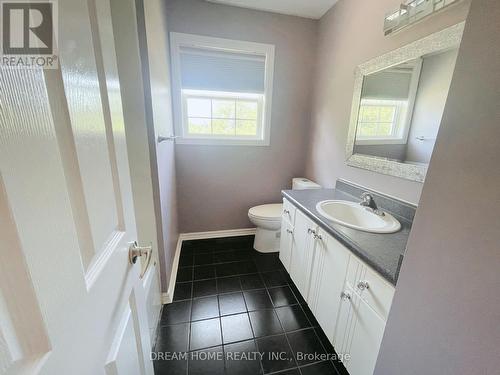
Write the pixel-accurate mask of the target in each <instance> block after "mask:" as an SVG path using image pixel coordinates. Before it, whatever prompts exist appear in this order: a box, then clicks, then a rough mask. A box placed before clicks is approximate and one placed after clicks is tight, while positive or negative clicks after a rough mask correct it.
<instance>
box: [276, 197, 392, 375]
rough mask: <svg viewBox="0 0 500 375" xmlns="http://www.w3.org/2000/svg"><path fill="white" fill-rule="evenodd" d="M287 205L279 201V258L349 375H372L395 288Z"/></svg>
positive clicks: (313, 223) (299, 212) (301, 213)
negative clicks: (280, 216) (280, 220)
mask: <svg viewBox="0 0 500 375" xmlns="http://www.w3.org/2000/svg"><path fill="white" fill-rule="evenodd" d="M291 206H293V205H292V204H291V203H290V202H289V201H287V200H286V199H284V213H283V221H282V229H281V248H280V259H281V261H282V262H283V264H284V266H285V268H286V269H287V270H288V272H289V273H290V277H291V278H292V280H293V282H294V283H295V285H296V286H297V288H298V289H299V291H300V293H301V294H302V297H303V298H304V299H305V300H306V301H307V303H308V305H309V307H310V309H311V311H312V312H313V314H314V316H315V318H316V319H317V320H318V322H319V324H320V326H321V328H322V329H323V331H324V332H325V334H326V335H327V337H328V339H329V340H330V342H331V343H332V344H333V346H334V348H335V350H336V352H337V353H338V354H339V355H341V358H340V359H341V360H342V361H343V363H344V365H345V367H346V368H347V370H348V371H349V373H350V375H371V374H373V371H374V368H375V363H376V360H377V356H378V352H379V349H380V343H381V342H382V337H383V334H384V329H385V324H386V321H387V316H388V314H389V309H390V306H391V303H392V298H393V296H394V287H393V286H392V285H391V284H389V283H388V282H387V281H386V280H385V279H384V278H382V277H381V276H380V275H379V274H378V273H376V272H375V271H374V270H372V269H371V268H370V267H369V266H368V265H366V264H365V263H364V262H363V261H362V260H361V259H359V258H358V257H357V256H355V255H354V254H352V252H351V251H350V250H349V249H347V248H346V247H345V246H344V245H342V244H341V243H340V242H339V241H338V240H336V239H335V238H334V237H333V236H331V235H330V234H328V233H327V232H326V231H325V230H323V229H322V228H319V227H318V225H317V224H316V223H315V222H314V221H313V220H311V219H309V217H307V216H306V215H305V214H304V213H303V212H301V211H300V210H299V209H296V208H292V210H290V207H291ZM285 210H286V211H289V212H288V213H287V212H285ZM292 213H293V215H292ZM292 216H293V221H292V220H290V218H291V217H292Z"/></svg>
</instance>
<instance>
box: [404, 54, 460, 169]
mask: <svg viewBox="0 0 500 375" xmlns="http://www.w3.org/2000/svg"><path fill="white" fill-rule="evenodd" d="M457 53H458V50H457V49H454V50H451V51H447V52H444V53H440V54H437V55H433V56H427V57H425V58H424V62H423V64H422V73H421V74H420V81H419V84H418V92H417V97H416V98H415V107H414V110H413V118H412V122H411V128H410V133H409V134H408V142H407V148H406V160H408V161H414V162H419V163H429V161H430V160H431V154H432V150H433V149H434V143H435V141H436V135H437V133H438V130H439V125H440V124H441V118H442V117H443V111H444V105H445V103H446V98H447V97H448V90H449V88H450V82H451V77H452V76H453V71H454V69H455V62H456V59H457ZM420 136H424V137H425V138H428V139H426V140H424V141H419V140H417V139H416V137H420Z"/></svg>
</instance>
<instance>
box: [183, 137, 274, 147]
mask: <svg viewBox="0 0 500 375" xmlns="http://www.w3.org/2000/svg"><path fill="white" fill-rule="evenodd" d="M175 143H177V144H181V145H199V146H269V145H270V142H269V140H268V139H220V138H219V139H217V138H215V139H211V138H189V137H179V138H176V140H175Z"/></svg>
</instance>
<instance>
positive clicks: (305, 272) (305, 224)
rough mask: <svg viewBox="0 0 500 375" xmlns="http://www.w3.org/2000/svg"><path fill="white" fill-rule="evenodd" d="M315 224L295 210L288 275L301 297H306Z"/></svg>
mask: <svg viewBox="0 0 500 375" xmlns="http://www.w3.org/2000/svg"><path fill="white" fill-rule="evenodd" d="M316 229H317V226H316V224H314V222H313V221H311V220H310V219H309V218H308V217H307V216H306V215H304V214H303V213H302V212H300V211H299V210H297V212H296V213H295V228H294V237H295V243H294V247H293V251H292V260H291V263H290V277H291V278H292V280H293V282H294V283H295V285H296V286H297V288H298V289H299V291H300V293H301V294H302V297H304V299H307V295H308V292H309V280H310V278H311V266H312V260H313V252H314V237H313V233H314V232H315V231H316Z"/></svg>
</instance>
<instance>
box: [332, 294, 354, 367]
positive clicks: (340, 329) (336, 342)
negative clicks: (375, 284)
mask: <svg viewBox="0 0 500 375" xmlns="http://www.w3.org/2000/svg"><path fill="white" fill-rule="evenodd" d="M353 295H354V292H353V291H352V289H351V288H349V287H348V286H346V287H345V288H344V289H343V290H342V292H341V293H340V294H339V295H338V296H337V298H338V300H339V301H340V308H339V312H338V315H337V322H336V326H335V334H334V339H333V346H334V348H335V351H336V352H337V354H339V355H343V354H345V353H346V352H347V349H348V347H349V339H350V336H351V332H352V329H353V324H354V320H353V314H352V309H353V302H354V300H353ZM340 359H341V360H342V362H344V359H343V358H340ZM344 364H345V362H344Z"/></svg>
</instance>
